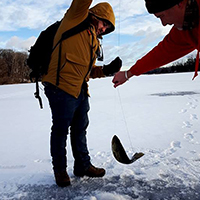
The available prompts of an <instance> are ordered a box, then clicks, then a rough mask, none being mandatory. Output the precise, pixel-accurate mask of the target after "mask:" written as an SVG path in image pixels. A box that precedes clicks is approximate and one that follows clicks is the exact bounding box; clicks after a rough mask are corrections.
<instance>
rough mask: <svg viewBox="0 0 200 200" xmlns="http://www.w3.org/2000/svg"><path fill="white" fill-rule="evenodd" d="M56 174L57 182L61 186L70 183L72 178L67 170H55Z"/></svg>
mask: <svg viewBox="0 0 200 200" xmlns="http://www.w3.org/2000/svg"><path fill="white" fill-rule="evenodd" d="M54 176H55V179H56V184H57V185H58V186H59V187H66V186H68V185H70V178H69V176H68V174H67V172H66V170H63V171H60V172H54Z"/></svg>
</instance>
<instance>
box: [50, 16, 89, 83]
mask: <svg viewBox="0 0 200 200" xmlns="http://www.w3.org/2000/svg"><path fill="white" fill-rule="evenodd" d="M89 24H90V23H89V18H86V19H85V20H84V21H83V22H81V23H80V24H78V25H77V26H75V27H73V28H72V29H69V30H67V31H65V32H64V33H63V34H62V36H61V39H60V40H59V41H58V42H57V44H56V45H55V47H54V48H53V50H54V49H55V48H56V47H57V46H58V44H59V54H58V68H57V76H56V86H58V85H59V75H60V69H61V52H62V41H63V40H65V39H67V38H69V37H71V36H73V35H76V34H78V33H80V32H82V31H84V30H86V29H87V28H88V27H89ZM52 52H53V51H52Z"/></svg>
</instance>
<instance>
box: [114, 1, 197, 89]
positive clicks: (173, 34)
mask: <svg viewBox="0 0 200 200" xmlns="http://www.w3.org/2000/svg"><path fill="white" fill-rule="evenodd" d="M145 2H146V8H147V10H148V12H149V13H151V14H154V15H155V16H156V17H157V18H159V19H160V20H161V22H162V25H163V26H166V25H167V24H169V25H173V27H172V29H171V30H170V32H169V33H168V34H167V35H166V36H165V38H164V39H163V40H162V41H161V42H160V43H159V44H158V45H157V46H155V47H154V48H153V49H152V50H151V51H150V52H149V53H147V54H146V55H145V56H144V57H142V58H141V59H139V60H138V61H137V62H136V63H135V64H134V65H133V66H132V67H131V68H130V69H129V70H127V71H120V72H118V73H116V74H115V76H114V78H113V80H112V82H113V83H114V87H115V88H116V87H118V86H119V85H121V84H123V83H125V82H126V81H127V80H128V79H129V78H130V77H132V76H134V75H135V76H139V75H141V74H143V73H145V72H148V71H150V70H152V69H156V68H158V67H161V66H163V65H165V64H168V63H170V62H172V61H174V60H176V59H178V58H181V57H183V56H185V55H186V54H188V53H190V52H192V51H193V50H195V49H197V56H196V65H195V74H194V77H193V79H194V78H195V77H196V76H197V75H198V73H197V71H198V67H199V51H200V25H199V16H200V9H199V8H200V0H162V1H161V0H145Z"/></svg>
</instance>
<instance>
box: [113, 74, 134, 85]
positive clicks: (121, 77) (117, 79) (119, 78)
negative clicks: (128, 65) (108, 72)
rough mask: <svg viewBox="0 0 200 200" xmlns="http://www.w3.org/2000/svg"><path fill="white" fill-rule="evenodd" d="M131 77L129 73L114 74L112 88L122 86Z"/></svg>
mask: <svg viewBox="0 0 200 200" xmlns="http://www.w3.org/2000/svg"><path fill="white" fill-rule="evenodd" d="M131 76H132V74H131V72H130V71H121V72H118V73H116V74H115V76H114V78H113V80H112V82H113V83H114V87H115V88H116V87H118V86H119V85H122V84H123V83H125V82H126V81H128V80H129V78H130V77H131Z"/></svg>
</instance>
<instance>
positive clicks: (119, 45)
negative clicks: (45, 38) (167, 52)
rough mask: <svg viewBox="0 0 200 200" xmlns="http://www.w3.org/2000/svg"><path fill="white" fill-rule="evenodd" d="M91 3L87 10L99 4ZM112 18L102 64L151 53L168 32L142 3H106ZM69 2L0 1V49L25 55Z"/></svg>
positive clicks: (133, 0)
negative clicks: (113, 25) (116, 58)
mask: <svg viewBox="0 0 200 200" xmlns="http://www.w3.org/2000/svg"><path fill="white" fill-rule="evenodd" d="M103 1H105V0H102V1H99V0H94V1H93V2H92V5H91V6H94V5H95V4H97V3H99V2H103ZM107 2H108V3H110V4H111V6H112V7H113V10H114V13H115V17H116V29H115V31H114V32H112V33H111V34H109V35H106V36H105V37H104V39H103V48H104V57H105V59H104V63H103V64H108V62H110V61H112V60H113V59H114V58H115V57H117V56H120V58H121V59H122V60H123V66H124V67H131V66H132V65H133V64H134V63H135V62H136V61H137V59H139V58H141V57H142V56H143V55H145V54H146V53H147V52H148V51H149V50H151V49H152V48H153V47H154V46H155V45H156V44H158V42H159V41H160V40H162V39H163V37H164V36H165V35H166V34H167V33H168V32H169V30H170V29H171V27H170V26H166V27H163V26H162V24H161V22H160V20H159V19H157V18H156V17H155V16H154V15H152V14H149V13H148V12H147V10H146V8H145V1H144V0H123V1H122V0H108V1H107ZM70 4H71V0H59V1H54V0H43V1H41V0H34V1H33V0H26V1H24V0H1V2H0V21H1V23H0V48H9V49H13V50H17V51H28V50H29V49H30V47H31V46H32V45H33V44H34V42H35V40H36V38H37V37H38V35H39V33H40V32H41V31H42V30H44V29H45V28H46V27H48V26H49V25H50V24H52V23H54V22H55V21H57V20H60V19H61V18H62V17H63V15H64V14H65V12H66V10H67V9H68V8H69V6H70Z"/></svg>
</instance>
